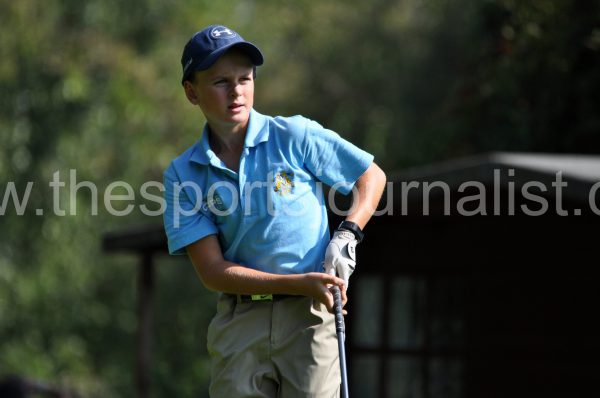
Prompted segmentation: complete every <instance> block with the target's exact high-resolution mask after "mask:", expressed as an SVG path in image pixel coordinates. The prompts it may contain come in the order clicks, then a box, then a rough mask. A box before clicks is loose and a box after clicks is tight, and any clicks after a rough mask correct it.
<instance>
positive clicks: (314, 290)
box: [187, 235, 346, 310]
mask: <svg viewBox="0 0 600 398" xmlns="http://www.w3.org/2000/svg"><path fill="white" fill-rule="evenodd" d="M187 253H188V256H189V257H190V260H191V261H192V264H193V265H194V268H195V269H196V273H197V274H198V276H199V277H200V280H201V281H202V283H203V284H204V285H205V286H206V287H207V288H208V289H211V290H216V291H220V292H223V293H231V294H248V295H250V294H291V295H300V296H308V297H313V298H314V299H316V300H318V301H320V302H322V303H323V304H325V306H326V307H327V309H328V310H332V307H333V297H332V295H331V293H330V291H329V290H328V289H327V285H337V286H339V287H340V288H341V290H342V295H343V296H344V302H345V301H346V300H345V288H344V281H343V280H342V279H340V278H337V277H335V276H332V275H327V274H323V273H320V272H311V273H307V274H291V275H278V274H271V273H268V272H262V271H258V270H255V269H251V268H247V267H244V266H242V265H239V264H236V263H232V262H230V261H227V260H225V259H224V258H223V254H222V252H221V245H220V244H219V241H218V239H217V237H216V235H209V236H207V237H205V238H202V239H200V240H199V241H197V242H194V243H192V244H190V245H189V246H187Z"/></svg>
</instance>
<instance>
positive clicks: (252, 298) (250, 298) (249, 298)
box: [232, 294, 299, 303]
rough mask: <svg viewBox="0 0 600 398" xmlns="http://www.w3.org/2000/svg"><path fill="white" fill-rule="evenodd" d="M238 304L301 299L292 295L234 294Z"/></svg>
mask: <svg viewBox="0 0 600 398" xmlns="http://www.w3.org/2000/svg"><path fill="white" fill-rule="evenodd" d="M232 296H234V297H236V298H237V301H238V303H249V302H250V303H252V302H256V301H279V300H283V299H286V298H290V297H299V296H294V295H291V294H252V295H247V294H232Z"/></svg>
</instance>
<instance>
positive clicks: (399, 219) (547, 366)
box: [104, 153, 600, 398]
mask: <svg viewBox="0 0 600 398" xmlns="http://www.w3.org/2000/svg"><path fill="white" fill-rule="evenodd" d="M388 179H389V180H390V184H389V186H388V190H387V192H386V193H385V194H384V201H383V202H382V205H381V207H380V210H381V212H382V213H385V214H382V215H378V216H376V217H374V218H373V219H372V220H371V222H370V223H369V225H368V226H367V228H366V230H365V232H366V238H365V240H364V242H363V243H362V244H361V245H360V246H359V249H358V266H357V271H356V272H355V274H354V276H353V277H352V280H351V285H350V290H349V294H350V298H351V299H350V302H349V304H348V311H349V315H348V316H347V324H346V326H347V341H346V346H347V351H348V361H349V363H348V366H349V379H350V387H351V392H352V395H353V396H355V397H402V398H404V397H406V398H408V397H410V398H433V397H436V398H437V397H440V398H442V397H443V398H454V397H456V398H458V397H469V398H493V397H511V398H517V397H545V398H549V397H579V396H584V394H585V395H587V394H588V393H589V392H590V391H594V390H596V389H597V387H595V385H594V384H593V383H594V382H595V375H596V373H597V372H596V369H597V365H596V358H597V357H598V354H600V326H599V322H597V321H596V318H597V316H598V315H597V313H598V304H600V289H599V288H598V287H597V284H598V281H597V279H596V274H597V272H596V270H595V267H596V266H597V261H598V260H597V259H598V257H597V253H598V250H599V247H600V245H598V226H599V225H600V182H599V181H600V156H598V157H596V156H577V155H546V154H519V153H492V154H487V155H482V156H478V157H473V158H465V159H457V160H454V161H450V162H446V163H442V164H434V165H429V166H426V167H420V168H415V169H410V170H404V171H402V172H399V173H396V174H391V175H390V174H388ZM336 207H337V205H336ZM340 207H342V206H340ZM339 220H340V217H338V216H336V215H334V214H333V213H332V214H331V222H332V225H336V224H337V223H338V222H339ZM164 239H165V238H164V233H163V232H162V229H161V227H156V228H150V229H142V230H137V231H122V232H117V233H113V234H108V235H107V236H106V237H105V240H104V245H105V248H106V250H107V251H114V250H133V251H135V252H137V253H139V255H140V259H141V260H140V286H146V288H143V289H141V290H140V292H141V295H140V306H139V308H140V312H139V314H140V325H141V327H140V345H139V367H138V375H139V377H138V390H139V391H142V390H143V389H147V388H149V387H148V386H149V379H148V376H147V367H148V366H150V365H149V363H148V360H147V358H149V354H148V352H147V351H149V350H150V347H149V345H148V344H147V343H145V341H146V340H145V339H148V335H147V334H148V333H150V332H149V331H146V332H144V330H146V329H150V319H151V317H150V314H151V307H150V304H149V298H150V297H151V288H152V285H153V278H152V256H153V255H154V253H157V252H161V251H164V250H165V240H164ZM140 396H145V395H144V393H143V391H142V392H140Z"/></svg>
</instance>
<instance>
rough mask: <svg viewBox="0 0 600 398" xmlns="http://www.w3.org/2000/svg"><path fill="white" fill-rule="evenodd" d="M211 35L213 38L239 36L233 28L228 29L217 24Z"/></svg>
mask: <svg viewBox="0 0 600 398" xmlns="http://www.w3.org/2000/svg"><path fill="white" fill-rule="evenodd" d="M210 36H211V37H212V38H213V39H232V38H234V37H235V36H237V34H236V33H235V32H234V31H233V30H231V29H228V28H226V27H224V26H217V27H216V28H214V29H213V30H211V31H210Z"/></svg>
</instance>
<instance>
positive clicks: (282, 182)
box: [273, 171, 294, 196]
mask: <svg viewBox="0 0 600 398" xmlns="http://www.w3.org/2000/svg"><path fill="white" fill-rule="evenodd" d="M293 179H294V173H292V172H289V171H280V172H278V173H276V174H275V177H273V190H274V191H275V192H277V193H278V194H279V195H281V196H283V195H287V194H289V193H291V192H292V189H293V188H294V181H293Z"/></svg>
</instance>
